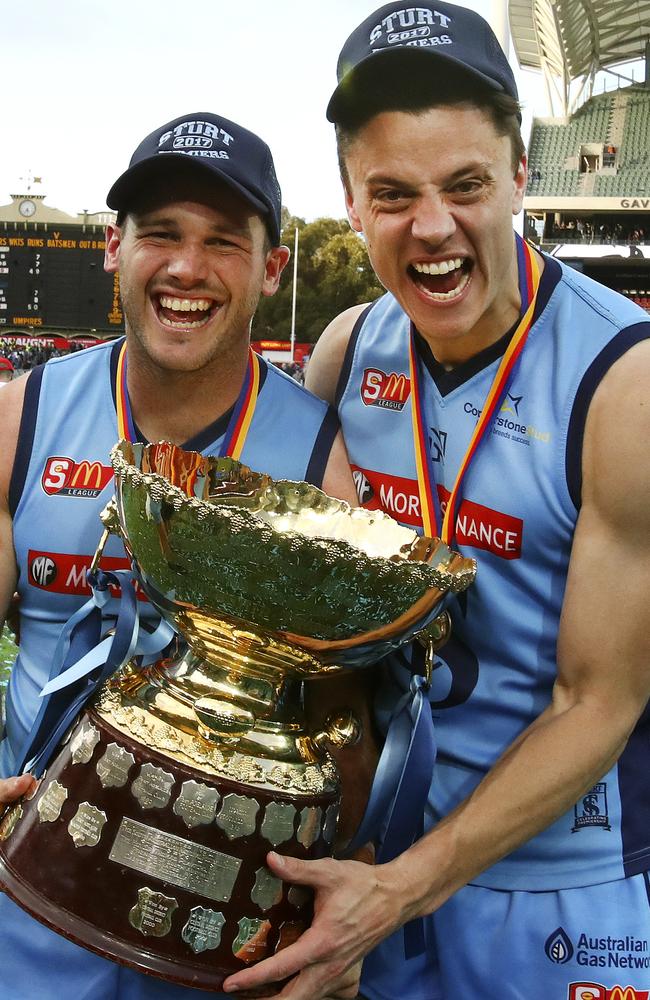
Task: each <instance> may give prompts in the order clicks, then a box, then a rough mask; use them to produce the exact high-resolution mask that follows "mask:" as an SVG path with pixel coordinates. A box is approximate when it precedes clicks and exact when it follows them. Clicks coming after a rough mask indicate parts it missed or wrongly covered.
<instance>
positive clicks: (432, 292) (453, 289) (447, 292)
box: [408, 257, 472, 302]
mask: <svg viewBox="0 0 650 1000" xmlns="http://www.w3.org/2000/svg"><path fill="white" fill-rule="evenodd" d="M471 270H472V262H471V261H470V260H469V259H468V258H467V257H450V258H448V259H447V260H439V261H435V262H433V261H417V262H416V263H415V264H410V265H409V269H408V271H409V276H410V277H411V279H412V281H414V282H415V284H416V285H417V286H418V288H419V289H420V290H421V291H423V292H426V294H427V295H428V296H429V297H430V298H432V299H434V300H435V301H436V302H450V301H451V300H452V299H455V298H456V297H457V296H458V295H460V293H461V292H462V291H463V289H464V288H465V286H466V285H467V282H468V281H469V278H470V274H471Z"/></svg>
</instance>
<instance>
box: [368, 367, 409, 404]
mask: <svg viewBox="0 0 650 1000" xmlns="http://www.w3.org/2000/svg"><path fill="white" fill-rule="evenodd" d="M410 392H411V382H410V379H409V377H408V375H404V374H401V373H396V372H389V373H386V372H382V371H381V370H380V369H379V368H366V370H365V371H364V373H363V381H362V383H361V399H362V400H363V402H364V403H365V405H366V406H380V407H382V409H384V410H403V409H404V403H405V402H406V400H407V399H408V398H409V393H410Z"/></svg>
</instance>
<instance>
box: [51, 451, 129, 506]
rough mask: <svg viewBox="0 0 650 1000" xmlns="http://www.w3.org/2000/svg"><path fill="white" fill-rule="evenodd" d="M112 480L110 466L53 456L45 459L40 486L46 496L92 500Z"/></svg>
mask: <svg viewBox="0 0 650 1000" xmlns="http://www.w3.org/2000/svg"><path fill="white" fill-rule="evenodd" d="M112 478H113V470H112V468H111V467H110V465H102V464H101V462H96V461H95V462H89V461H88V459H86V458H84V459H82V461H81V462H75V460H74V459H73V458H67V457H65V456H53V457H50V458H48V459H46V462H45V467H44V469H43V474H42V476H41V486H42V487H43V490H44V492H45V493H47V495H48V496H50V497H52V496H61V497H84V498H86V499H90V500H93V499H95V498H97V497H98V496H99V494H100V493H101V492H102V490H103V489H104V488H105V487H106V486H107V485H108V483H110V481H111V479H112Z"/></svg>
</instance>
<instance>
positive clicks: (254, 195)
mask: <svg viewBox="0 0 650 1000" xmlns="http://www.w3.org/2000/svg"><path fill="white" fill-rule="evenodd" d="M181 158H182V160H183V162H184V163H188V162H190V163H193V164H195V165H196V169H197V171H201V172H202V173H203V174H204V176H207V177H208V178H209V177H210V176H212V177H214V179H215V180H218V181H220V182H223V183H225V184H227V185H229V186H230V187H231V188H233V190H235V191H237V192H238V193H239V194H240V195H241V196H242V198H244V199H245V200H246V201H247V202H248V203H249V204H250V205H252V206H253V208H254V209H256V211H258V212H259V213H260V215H261V216H262V217H263V219H264V222H265V223H266V227H267V229H268V232H269V236H270V237H271V242H272V243H273V245H274V246H277V245H278V243H279V242H280V213H281V209H282V194H281V192H280V185H279V184H278V179H277V177H276V175H275V167H274V165H273V157H272V155H271V150H270V149H269V147H268V146H267V145H266V143H265V142H264V141H263V140H262V139H260V138H259V136H257V135H255V133H254V132H249V131H248V129H245V128H242V127H241V125H237V124H236V123H235V122H231V121H229V120H228V119H227V118H221V117H219V116H218V115H213V114H210V113H209V112H197V113H196V114H189V115H183V116H182V117H180V118H175V119H174V121H172V122H168V123H167V124H166V125H161V127H160V128H157V129H155V131H153V132H152V133H151V134H150V135H148V136H147V137H146V139H143V140H142V142H141V143H140V145H139V146H138V148H137V149H136V151H135V152H134V154H133V156H132V157H131V162H130V163H129V169H128V170H126V171H125V172H124V173H123V174H122V175H121V176H120V177H118V179H117V180H116V181H115V183H114V184H113V186H112V188H111V189H110V191H109V192H108V195H107V198H106V202H107V204H108V207H109V208H112V209H114V210H115V211H117V212H122V211H128V210H129V208H132V207H133V206H134V204H135V203H136V201H137V198H138V195H139V194H140V193H141V192H143V191H146V190H147V185H148V183H149V182H150V180H151V179H152V178H153V177H154V176H156V175H158V172H163V173H164V172H165V171H168V170H171V171H173V170H174V169H175V167H176V165H177V164H178V163H179V162H180V161H181Z"/></svg>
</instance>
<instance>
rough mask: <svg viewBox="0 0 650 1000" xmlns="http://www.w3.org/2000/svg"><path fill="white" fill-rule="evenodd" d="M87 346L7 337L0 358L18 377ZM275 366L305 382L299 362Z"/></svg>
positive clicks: (2, 340) (3, 340) (1, 346)
mask: <svg viewBox="0 0 650 1000" xmlns="http://www.w3.org/2000/svg"><path fill="white" fill-rule="evenodd" d="M85 346H87V345H85V344H76V343H74V341H72V342H71V344H70V347H67V348H63V349H62V348H59V347H54V345H52V344H47V343H39V342H38V341H33V342H32V343H24V342H21V341H20V340H15V339H13V338H11V337H5V338H0V356H3V357H5V358H8V359H9V361H10V362H11V363H12V365H13V367H14V371H15V373H16V375H20V373H21V372H25V371H29V370H30V369H31V368H35V367H36V366H37V365H42V364H44V363H45V362H46V361H49V360H50V358H59V357H61V355H63V354H70V353H71V352H72V351H81V350H83V348H84V347H85ZM275 364H276V367H278V368H279V369H280V370H281V371H283V372H285V373H286V374H287V375H290V376H291V378H293V379H295V380H296V382H300V384H301V385H302V383H303V382H304V381H305V369H304V366H303V365H302V364H301V363H300V362H299V361H291V362H288V361H277V362H275Z"/></svg>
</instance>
